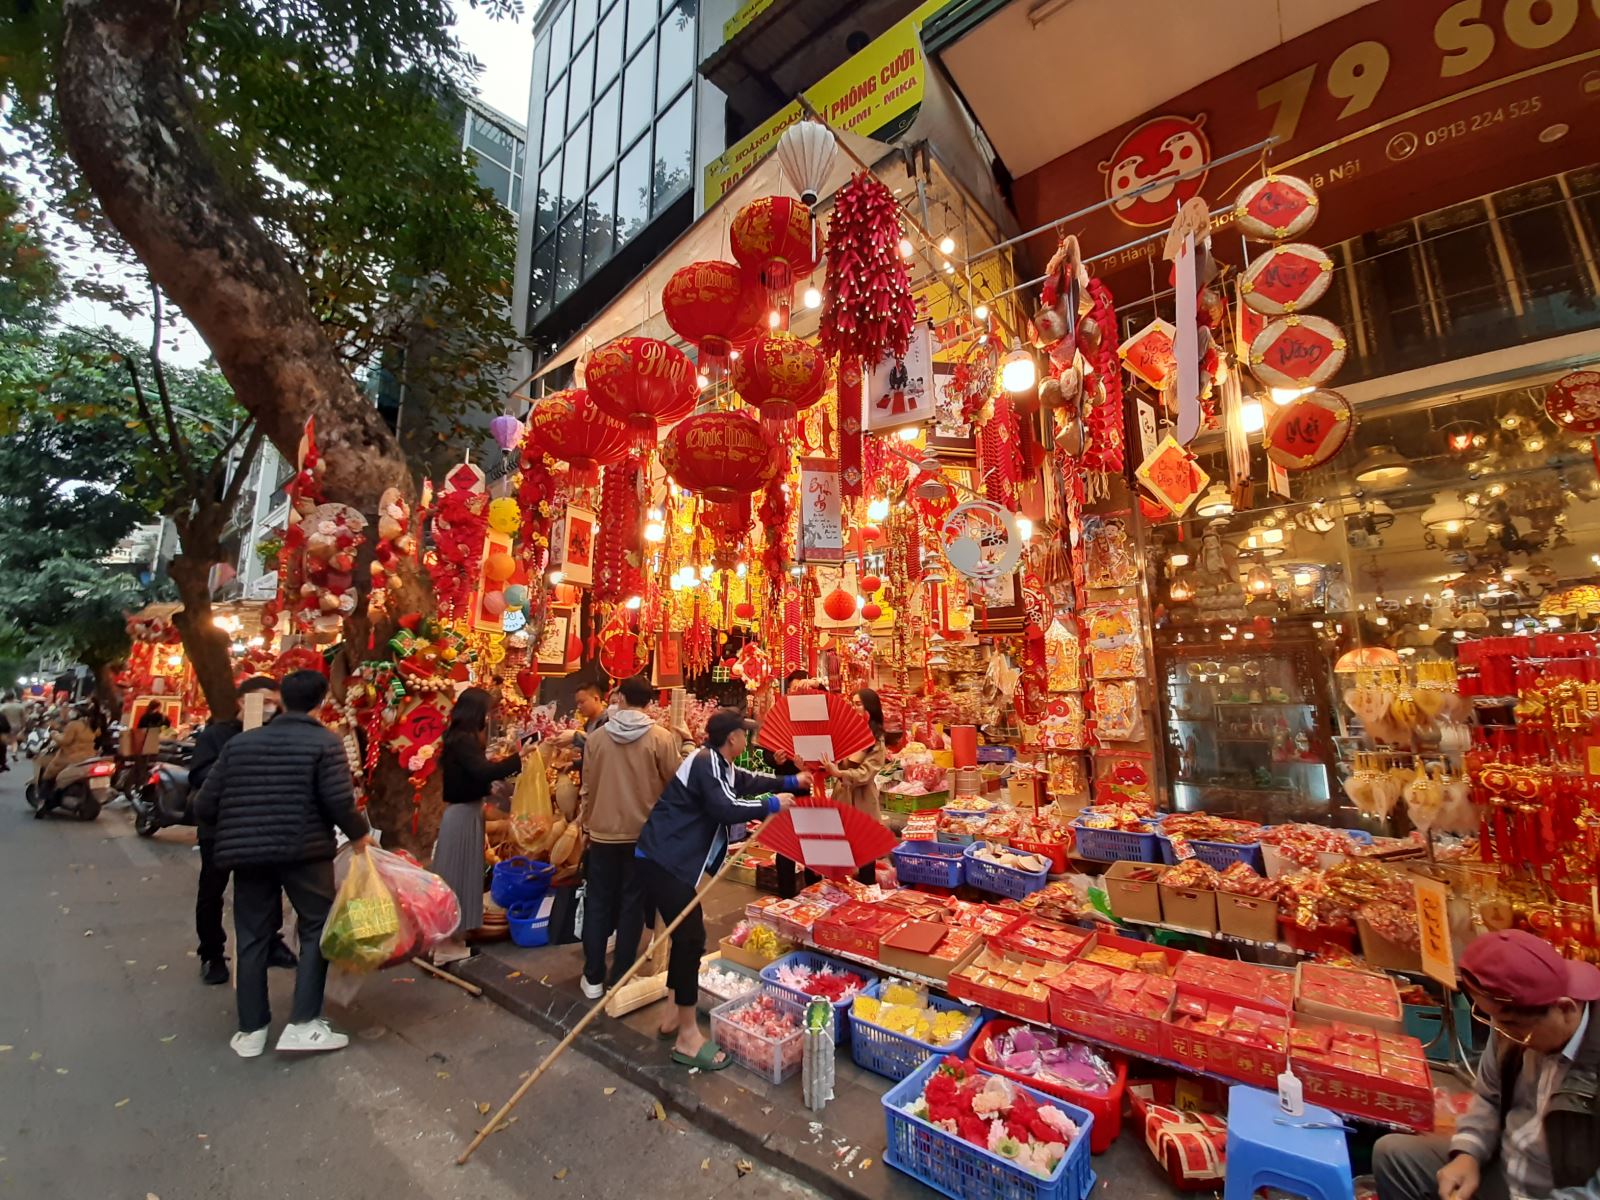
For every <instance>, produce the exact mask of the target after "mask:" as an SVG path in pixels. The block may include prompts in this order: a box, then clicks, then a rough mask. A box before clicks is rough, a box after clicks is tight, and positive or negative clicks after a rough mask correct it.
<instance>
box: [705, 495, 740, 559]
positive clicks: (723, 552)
mask: <svg viewBox="0 0 1600 1200" xmlns="http://www.w3.org/2000/svg"><path fill="white" fill-rule="evenodd" d="M700 523H701V525H703V526H704V527H705V529H706V531H707V532H708V533H710V534H711V536H712V538H713V539H714V540H715V543H716V544H715V548H714V549H713V550H712V553H711V562H712V565H713V566H715V567H717V568H719V569H721V570H724V571H731V570H733V569H734V568H735V567H736V566H738V565H739V555H740V553H741V552H742V551H743V549H744V544H745V542H746V540H748V539H749V537H750V497H749V496H740V497H738V498H737V499H735V500H734V501H733V502H732V503H730V504H706V505H704V506H703V507H702V508H701V511H700Z"/></svg>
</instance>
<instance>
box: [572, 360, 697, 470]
mask: <svg viewBox="0 0 1600 1200" xmlns="http://www.w3.org/2000/svg"><path fill="white" fill-rule="evenodd" d="M694 376H695V370H694V364H693V363H692V362H690V361H689V359H688V357H687V356H685V355H684V354H683V353H682V352H681V351H680V350H678V349H677V348H676V347H673V346H669V345H668V344H667V343H666V342H662V341H658V340H657V339H655V338H646V337H628V338H621V339H619V340H618V341H615V342H612V343H611V344H610V345H607V346H602V347H601V348H600V349H599V350H596V351H595V352H594V353H593V354H592V355H590V356H589V365H588V367H587V368H586V369H585V371H584V375H583V379H584V387H585V388H587V389H588V392H589V395H590V397H591V398H592V399H593V400H594V402H595V404H596V405H598V406H599V408H600V410H601V411H602V412H606V413H610V414H611V415H612V416H613V417H615V418H617V420H619V421H621V422H622V423H623V424H625V425H626V426H628V428H629V429H631V430H632V431H633V436H634V440H635V441H636V442H638V443H640V444H642V445H645V446H648V445H651V444H653V443H654V442H655V437H656V426H658V425H673V424H676V423H677V422H679V421H681V420H683V419H684V418H685V417H687V416H688V415H689V414H690V413H692V412H693V411H694V403H695V400H696V399H697V398H698V397H699V395H700V389H699V387H698V386H697V385H696V384H695V377H694Z"/></svg>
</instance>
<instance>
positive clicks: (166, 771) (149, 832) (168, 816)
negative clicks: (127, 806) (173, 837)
mask: <svg viewBox="0 0 1600 1200" xmlns="http://www.w3.org/2000/svg"><path fill="white" fill-rule="evenodd" d="M193 753H194V743H193V742H188V741H184V742H162V743H161V752H160V755H159V756H158V757H157V759H156V761H155V762H154V763H152V764H151V765H150V774H149V776H148V777H147V778H146V779H145V781H144V783H143V785H141V786H140V787H136V788H131V789H130V790H129V791H128V800H129V802H130V803H131V804H132V805H133V828H134V832H135V833H137V834H138V835H139V836H140V837H154V836H155V834H156V831H157V830H158V829H166V828H167V827H168V826H171V825H193V824H195V816H194V797H193V796H191V795H190V794H189V760H190V757H191V756H192V755H193Z"/></svg>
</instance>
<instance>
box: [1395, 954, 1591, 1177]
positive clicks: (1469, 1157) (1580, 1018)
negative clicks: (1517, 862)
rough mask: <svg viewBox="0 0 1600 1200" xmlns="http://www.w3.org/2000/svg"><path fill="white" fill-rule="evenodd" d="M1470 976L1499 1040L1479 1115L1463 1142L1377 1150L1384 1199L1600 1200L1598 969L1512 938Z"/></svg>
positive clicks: (1484, 1064) (1469, 968) (1479, 1008)
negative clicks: (1548, 1198) (1549, 1199)
mask: <svg viewBox="0 0 1600 1200" xmlns="http://www.w3.org/2000/svg"><path fill="white" fill-rule="evenodd" d="M1460 975H1461V985H1462V990H1463V991H1465V992H1466V994H1467V998H1468V999H1469V1000H1471V1001H1472V1009H1473V1013H1474V1015H1476V1016H1477V1018H1478V1019H1479V1020H1480V1021H1483V1022H1485V1023H1486V1024H1487V1025H1488V1026H1489V1029H1490V1031H1491V1033H1490V1038H1489V1046H1488V1048H1487V1049H1486V1050H1484V1052H1483V1057H1482V1058H1481V1059H1480V1060H1479V1062H1478V1078H1477V1083H1476V1085H1475V1086H1474V1088H1473V1092H1474V1095H1473V1098H1472V1104H1471V1106H1470V1107H1469V1108H1468V1109H1467V1111H1466V1113H1465V1114H1464V1115H1463V1116H1462V1117H1460V1118H1459V1119H1458V1120H1457V1121H1456V1131H1455V1135H1454V1136H1453V1137H1448V1138H1446V1137H1433V1136H1413V1135H1410V1134H1390V1135H1389V1136H1387V1137H1384V1138H1382V1139H1380V1140H1379V1141H1378V1144H1377V1146H1376V1148H1375V1149H1374V1150H1373V1155H1372V1173H1373V1177H1374V1180H1375V1182H1376V1183H1377V1188H1378V1200H1435V1198H1437V1200H1543V1198H1544V1197H1550V1198H1551V1200H1600V1012H1597V1011H1596V1009H1597V1007H1600V968H1596V967H1595V966H1593V965H1592V964H1590V963H1583V962H1571V961H1569V960H1567V959H1564V958H1562V957H1561V956H1560V955H1559V954H1557V953H1556V952H1555V950H1554V949H1552V948H1551V947H1550V945H1549V943H1547V942H1545V941H1544V940H1543V939H1541V938H1537V937H1535V936H1534V935H1533V934H1531V933H1525V932H1523V931H1522V930H1519V929H1511V930H1504V931H1502V932H1499V933H1490V934H1486V935H1485V936H1483V937H1480V938H1478V939H1477V940H1476V941H1474V942H1473V943H1472V944H1471V945H1470V946H1468V947H1467V949H1466V951H1465V952H1464V953H1463V954H1462V956H1461V966H1460Z"/></svg>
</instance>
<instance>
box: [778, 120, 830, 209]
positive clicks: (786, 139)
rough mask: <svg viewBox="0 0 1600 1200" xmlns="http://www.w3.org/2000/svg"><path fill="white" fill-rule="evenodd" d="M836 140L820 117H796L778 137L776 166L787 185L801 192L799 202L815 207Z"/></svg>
mask: <svg viewBox="0 0 1600 1200" xmlns="http://www.w3.org/2000/svg"><path fill="white" fill-rule="evenodd" d="M838 152H839V144H838V142H836V141H835V140H834V136H833V131H832V130H831V129H829V128H828V127H827V126H826V125H824V124H822V123H821V122H819V121H796V122H795V123H794V124H793V125H791V126H789V128H787V129H785V130H784V131H783V136H782V137H781V138H779V139H778V166H779V167H780V168H781V169H782V170H783V177H784V178H785V179H787V180H788V181H789V186H790V187H792V188H794V190H795V191H796V192H798V193H800V203H802V204H804V205H806V206H807V207H815V206H816V203H817V201H818V200H819V199H821V198H822V189H823V188H824V187H825V186H826V185H827V182H828V171H829V169H830V168H831V167H832V166H833V160H834V157H835V156H836V155H837V154H838Z"/></svg>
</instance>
